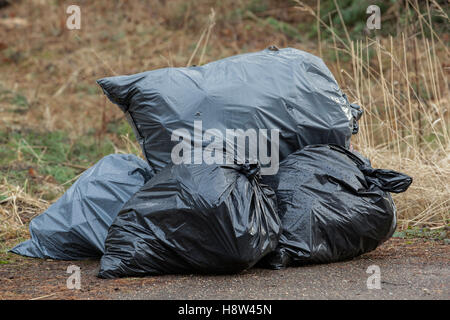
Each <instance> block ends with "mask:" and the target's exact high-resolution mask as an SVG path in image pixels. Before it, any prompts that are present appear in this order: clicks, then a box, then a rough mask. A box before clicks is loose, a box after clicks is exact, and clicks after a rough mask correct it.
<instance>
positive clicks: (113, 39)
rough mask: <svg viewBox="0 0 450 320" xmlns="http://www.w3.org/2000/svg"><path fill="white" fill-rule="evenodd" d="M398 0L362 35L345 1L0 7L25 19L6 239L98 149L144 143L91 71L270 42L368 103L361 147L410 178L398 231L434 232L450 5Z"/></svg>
mask: <svg viewBox="0 0 450 320" xmlns="http://www.w3.org/2000/svg"><path fill="white" fill-rule="evenodd" d="M347 2H348V6H344V5H345V4H346V3H347ZM335 3H338V4H339V5H341V7H336V5H335ZM399 3H400V2H399ZM402 3H403V4H404V6H403V7H398V6H397V7H394V11H392V12H393V13H392V14H391V13H389V14H385V15H384V16H385V19H384V20H383V21H382V28H383V29H382V30H381V31H380V32H378V33H376V32H371V33H370V34H368V35H365V34H363V33H361V26H363V25H364V23H365V21H364V19H363V21H361V19H362V18H361V17H365V16H366V15H365V14H361V12H360V11H361V10H360V6H356V5H354V4H353V5H352V4H351V3H350V2H349V1H336V2H335V1H334V0H330V1H326V0H321V1H320V4H321V14H317V8H318V6H317V5H318V2H317V1H315V0H309V1H302V2H300V1H297V2H294V1H290V2H279V1H277V0H249V1H238V0H230V2H221V1H214V0H198V1H192V0H186V1H180V0H174V1H164V2H162V1H161V2H159V1H156V2H154V3H152V5H151V8H150V7H149V6H148V4H147V2H145V1H126V2H120V1H116V2H102V1H95V2H94V1H92V2H83V3H81V9H82V19H83V20H82V28H81V30H77V31H69V30H67V29H66V28H65V27H64V24H63V23H62V22H61V21H63V20H64V17H65V15H64V14H65V13H64V10H63V9H64V8H65V6H66V5H69V4H72V3H70V2H68V1H54V2H49V3H45V4H43V2H40V1H33V2H30V3H28V2H27V3H25V2H15V3H14V4H12V5H11V6H10V7H8V8H6V9H2V12H1V14H2V15H1V16H2V17H8V16H16V17H22V18H24V19H26V20H27V21H28V22H29V23H30V27H28V28H27V27H20V26H19V27H15V28H12V29H8V30H2V29H0V32H2V35H4V37H2V38H1V39H0V48H5V49H3V50H0V61H1V63H0V246H1V245H2V243H3V244H5V243H8V244H9V243H16V241H19V240H21V239H24V238H26V237H28V231H27V223H28V222H29V221H30V220H31V219H32V217H34V216H36V215H37V214H39V213H41V212H42V211H43V210H45V208H47V207H48V206H49V205H50V204H51V203H52V202H53V201H55V200H56V199H57V198H58V197H59V196H60V195H61V194H62V193H63V192H64V191H65V190H66V189H67V188H68V187H69V186H70V185H71V183H72V182H73V181H75V179H76V177H77V176H78V175H79V174H80V173H82V172H83V170H84V169H85V168H88V167H89V166H91V165H92V164H94V163H95V162H96V161H98V160H99V159H100V158H101V157H102V156H104V155H107V154H109V153H113V152H123V153H134V154H137V155H140V154H141V152H140V150H139V147H138V144H137V143H136V141H135V139H134V136H133V133H132V130H131V128H130V126H129V125H128V124H127V123H126V121H125V120H124V117H123V114H122V113H121V112H120V110H119V109H118V108H117V107H116V106H114V105H112V104H111V103H109V102H107V101H106V98H105V96H104V95H103V94H102V93H101V90H100V89H99V88H98V86H97V85H96V83H95V80H96V79H99V78H101V77H104V76H110V75H119V74H131V73H136V72H140V71H145V70H148V69H156V68H160V67H166V66H174V67H179V66H186V65H191V64H197V65H201V64H203V63H206V62H209V61H213V60H216V59H220V58H223V57H227V56H231V55H234V54H238V53H243V52H248V51H257V50H261V49H264V48H267V47H268V46H269V45H273V44H275V45H277V46H278V47H287V46H290V47H295V48H298V49H302V50H305V51H309V52H311V53H313V54H316V55H321V56H322V58H323V59H324V61H325V63H326V64H327V65H328V67H329V68H330V70H331V71H332V72H333V74H334V75H335V78H336V79H337V81H338V83H339V85H340V87H341V88H342V90H343V91H344V92H345V93H346V94H347V95H348V97H349V99H350V100H351V102H354V101H355V102H357V103H359V104H360V105H362V106H363V108H364V109H365V114H364V116H363V117H362V119H361V121H360V133H359V134H358V135H357V136H354V138H353V139H352V143H353V144H354V146H355V148H356V149H358V150H360V151H361V152H362V153H363V154H365V155H366V156H368V157H369V158H370V159H371V160H372V162H373V164H374V166H375V167H380V168H390V169H394V170H398V171H402V172H405V173H407V174H409V175H411V176H412V177H413V178H414V183H413V184H412V186H411V187H410V189H409V190H408V191H407V192H405V193H403V194H399V195H394V199H395V202H396V204H397V207H398V221H399V232H404V234H402V233H400V234H397V236H398V235H400V236H402V235H405V236H407V237H410V236H417V237H422V235H429V237H430V238H436V237H435V235H436V234H441V233H442V230H445V228H448V226H449V223H450V218H449V212H450V201H449V199H450V183H449V182H450V181H449V177H450V158H449V156H448V155H449V154H450V152H449V151H450V150H449V110H448V106H449V98H450V96H449V86H448V72H449V69H448V68H449V67H448V62H447V61H448V56H449V52H448V42H449V40H448V39H449V36H448V30H447V31H445V28H444V27H443V26H445V25H448V6H444V5H442V1H435V0H430V1H420V2H417V1H416V0H408V1H406V2H402ZM212 9H213V10H212ZM383 10H384V9H383ZM386 10H388V9H386ZM383 14H384V11H382V15H383ZM42 16H45V17H46V19H45V21H44V20H42V19H41V17H42ZM395 17H397V18H395ZM111 26H114V27H111ZM0 28H4V27H3V26H2V25H0ZM408 230H429V232H428V231H427V232H424V233H423V234H421V233H419V232H416V231H408ZM440 232H441V233H440Z"/></svg>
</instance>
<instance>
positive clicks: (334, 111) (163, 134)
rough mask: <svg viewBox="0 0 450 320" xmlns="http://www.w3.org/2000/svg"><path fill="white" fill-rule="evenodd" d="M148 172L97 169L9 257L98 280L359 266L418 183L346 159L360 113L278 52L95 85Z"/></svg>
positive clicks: (111, 161) (316, 63) (328, 78)
mask: <svg viewBox="0 0 450 320" xmlns="http://www.w3.org/2000/svg"><path fill="white" fill-rule="evenodd" d="M98 83H99V85H100V86H101V87H102V89H103V91H104V93H105V94H106V95H107V96H108V98H109V99H110V100H111V101H112V102H113V103H115V104H117V105H118V106H119V107H120V108H121V109H122V111H123V112H124V113H125V115H126V117H127V119H128V121H129V123H130V125H131V126H132V127H133V129H134V132H135V135H136V138H137V140H138V142H139V144H140V145H141V147H142V151H143V154H144V156H145V159H146V161H144V160H142V159H141V158H138V157H136V156H134V155H123V154H113V155H108V156H106V157H104V158H103V159H101V160H100V161H99V162H98V163H97V164H95V165H94V166H93V167H91V168H90V169H88V170H86V171H85V172H84V173H83V174H82V175H81V177H80V178H79V179H78V180H77V181H76V182H75V183H74V184H73V185H72V186H71V187H70V188H69V189H68V190H67V192H66V193H65V194H64V195H63V196H62V197H61V198H60V199H59V200H58V201H56V202H55V203H54V204H53V205H51V206H50V207H49V208H48V210H47V211H45V212H44V213H42V214H41V215H39V216H37V217H36V218H34V219H33V220H32V221H31V223H30V233H31V239H30V240H27V241H25V242H23V243H21V244H19V245H17V246H16V247H15V248H13V249H12V250H11V251H12V252H14V253H17V254H20V255H24V256H29V257H37V258H51V259H62V260H81V259H89V258H101V261H100V271H99V274H98V276H99V277H101V278H116V277H124V276H144V275H159V274H167V273H172V274H189V273H212V274H223V273H237V272H240V271H242V270H245V269H248V268H251V267H253V266H255V265H257V266H258V267H268V268H274V269H280V268H285V267H288V266H298V265H302V264H309V263H327V262H334V261H341V260H346V259H351V258H353V257H356V256H358V255H361V254H363V253H365V252H368V251H371V250H374V249H375V248H376V247H377V246H378V245H380V244H381V243H382V242H384V241H386V240H387V239H389V237H391V236H392V234H393V232H394V230H395V228H396V208H395V205H394V202H393V201H392V198H391V195H390V193H391V192H394V193H399V192H404V191H406V189H407V188H408V187H409V185H410V184H411V182H412V179H411V178H410V177H409V176H407V175H404V174H402V173H399V172H395V171H392V170H384V169H374V168H372V167H371V164H370V162H369V160H368V159H366V158H364V157H363V156H362V155H360V154H359V153H357V152H355V151H352V150H351V149H352V148H351V146H350V138H351V136H352V134H356V133H357V132H358V123H357V121H358V120H359V118H360V117H361V115H362V109H361V108H360V107H359V106H357V105H355V104H350V103H349V101H348V99H347V97H346V96H345V94H343V93H342V91H341V90H340V89H339V87H338V85H337V83H336V80H335V79H334V77H333V75H332V74H331V72H330V71H329V70H328V68H327V67H326V66H325V64H324V63H323V61H322V60H321V59H319V58H317V57H315V56H313V55H311V54H308V53H306V52H303V51H299V50H296V49H291V48H286V49H277V48H276V47H270V48H268V49H266V50H263V51H261V52H256V53H249V54H242V55H238V56H233V57H229V58H226V59H222V60H219V61H216V62H212V63H209V64H206V65H204V66H199V67H197V66H193V67H187V68H164V69H158V70H154V71H148V72H143V73H139V74H135V75H130V76H117V77H109V78H104V79H101V80H99V81H98Z"/></svg>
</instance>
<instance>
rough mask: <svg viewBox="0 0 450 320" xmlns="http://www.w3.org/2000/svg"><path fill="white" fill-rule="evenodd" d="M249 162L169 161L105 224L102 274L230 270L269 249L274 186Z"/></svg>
mask: <svg viewBox="0 0 450 320" xmlns="http://www.w3.org/2000/svg"><path fill="white" fill-rule="evenodd" d="M258 171H259V168H258V167H257V166H255V165H248V164H247V165H230V166H227V165H205V164H199V165H195V164H193V165H184V164H181V165H168V166H167V167H166V168H164V169H163V170H162V171H161V172H159V173H158V174H156V175H155V176H154V177H153V178H152V179H151V180H150V181H149V182H148V183H147V184H146V185H145V186H144V187H142V189H141V190H139V191H138V192H137V193H136V194H135V195H134V196H133V197H132V198H131V199H130V200H129V201H128V202H127V203H126V204H125V205H124V207H123V209H122V210H121V211H120V213H119V215H118V216H117V218H116V220H115V221H114V223H113V224H112V226H111V228H110V229H109V232H108V236H107V238H106V242H105V254H104V256H103V257H102V259H101V262H100V271H99V274H98V276H99V277H100V278H116V277H124V276H144V275H160V274H169V273H170V274H187V273H213V274H221V273H235V272H239V271H242V270H244V269H247V268H250V267H252V266H253V265H254V264H255V263H256V262H257V261H258V260H260V259H261V258H262V257H263V256H264V255H266V254H267V253H269V252H271V251H273V249H275V247H276V245H277V243H278V238H279V236H280V233H281V228H280V220H279V217H278V214H277V212H276V198H275V193H274V192H273V190H272V189H270V188H269V187H267V186H264V185H260V184H259V182H258V180H259V178H258Z"/></svg>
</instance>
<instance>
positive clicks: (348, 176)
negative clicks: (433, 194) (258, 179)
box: [261, 145, 412, 269]
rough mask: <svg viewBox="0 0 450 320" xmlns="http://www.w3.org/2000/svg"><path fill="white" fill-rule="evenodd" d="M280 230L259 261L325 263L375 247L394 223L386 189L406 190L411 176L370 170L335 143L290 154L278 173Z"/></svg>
mask: <svg viewBox="0 0 450 320" xmlns="http://www.w3.org/2000/svg"><path fill="white" fill-rule="evenodd" d="M267 178H268V179H267V183H268V184H269V185H271V186H272V187H273V189H274V190H275V191H276V194H277V199H278V210H279V214H280V217H281V220H282V227H283V233H282V235H281V237H280V242H279V245H278V247H277V249H276V250H275V251H274V252H273V253H271V254H270V255H268V256H267V258H266V259H264V261H263V262H262V263H261V265H263V266H264V265H265V266H270V267H272V268H275V269H280V268H283V267H287V266H289V265H291V264H294V265H298V264H305V263H326V262H334V261H339V260H345V259H349V258H353V257H356V256H358V255H360V254H363V253H365V252H368V251H371V250H374V249H375V248H376V247H377V246H378V245H379V244H381V243H382V242H384V241H385V240H387V239H388V238H389V237H391V235H392V234H393V232H394V230H395V228H396V208H395V205H394V202H393V201H392V198H391V196H390V194H389V192H395V193H398V192H404V191H406V189H407V188H408V187H409V185H410V184H411V182H412V179H411V177H409V176H407V175H404V174H402V173H398V172H395V171H391V170H382V169H373V168H372V167H371V166H370V162H369V161H368V160H367V159H365V158H363V157H362V156H361V155H359V154H357V153H352V152H350V151H349V150H347V149H344V148H342V147H339V146H333V145H316V146H308V147H305V148H304V149H303V150H300V151H297V152H295V153H293V154H291V155H290V156H288V157H287V158H286V159H285V160H284V161H283V162H282V163H281V164H280V170H279V172H278V174H277V175H276V176H270V177H267Z"/></svg>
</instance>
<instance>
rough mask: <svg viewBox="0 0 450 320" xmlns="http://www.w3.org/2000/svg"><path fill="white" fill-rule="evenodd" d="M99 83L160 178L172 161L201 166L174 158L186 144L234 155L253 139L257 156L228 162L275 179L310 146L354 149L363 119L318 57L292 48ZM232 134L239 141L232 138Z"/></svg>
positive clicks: (149, 72) (233, 156)
mask: <svg viewBox="0 0 450 320" xmlns="http://www.w3.org/2000/svg"><path fill="white" fill-rule="evenodd" d="M98 84H99V85H100V86H101V87H102V89H103V91H104V93H105V94H106V95H107V96H108V98H109V99H110V100H111V101H112V102H113V103H115V104H117V105H118V106H119V107H120V108H121V109H122V111H123V112H125V113H126V115H127V118H128V120H129V121H130V123H131V125H132V127H133V128H134V129H135V133H136V137H137V139H138V141H139V143H140V145H141V147H142V149H143V153H144V155H145V157H146V159H147V161H148V162H149V163H150V165H151V166H152V167H153V168H154V169H155V171H156V172H158V171H160V170H161V169H162V168H163V167H164V166H165V165H166V164H168V163H169V162H171V159H172V162H174V163H176V164H177V163H200V162H202V161H201V160H202V159H201V158H200V160H199V162H197V161H195V162H194V161H193V159H191V158H190V157H189V156H190V155H191V154H190V153H189V151H186V152H187V154H188V157H187V158H182V160H180V161H179V162H177V161H176V160H174V159H173V158H171V155H172V151H173V150H174V147H175V146H176V145H177V144H179V143H181V142H183V143H185V144H187V145H189V146H192V147H194V148H195V147H198V148H200V149H201V148H203V147H205V146H207V145H210V144H211V143H212V141H214V142H215V143H216V144H215V147H216V148H217V150H222V146H223V148H224V149H226V151H227V152H228V153H230V152H232V151H230V150H231V148H232V146H234V145H235V142H234V141H235V137H236V136H238V137H239V136H244V137H245V135H249V136H252V135H253V138H254V139H258V141H259V142H258V144H257V143H256V142H254V141H251V142H250V143H249V144H250V145H257V146H258V147H257V152H256V154H251V155H250V154H249V155H244V154H241V155H239V154H238V155H237V156H236V155H234V154H231V155H230V159H231V160H232V161H233V160H234V158H237V159H238V160H239V161H240V163H245V161H249V162H251V163H256V161H258V162H259V163H260V165H261V167H262V170H261V173H262V175H270V174H274V173H276V171H277V169H278V168H277V166H278V162H279V161H280V160H283V159H284V158H285V157H287V156H288V155H289V154H291V153H292V152H294V151H296V150H298V149H301V148H303V147H304V146H306V145H310V144H319V143H334V144H338V145H342V146H346V147H348V146H349V143H350V137H351V134H352V132H353V133H356V132H357V123H356V121H357V120H358V119H359V117H360V116H361V114H362V110H361V109H359V106H356V105H353V104H352V105H351V104H350V103H349V102H348V99H347V97H346V96H345V94H344V93H343V92H342V91H341V90H340V89H339V87H338V84H337V82H336V80H335V79H334V77H333V75H332V74H331V72H330V70H329V69H328V68H327V67H326V65H325V64H324V62H323V61H322V60H321V59H320V58H318V57H316V56H314V55H311V54H309V53H307V52H304V51H300V50H296V49H292V48H285V49H281V50H278V49H277V48H272V49H271V48H269V49H266V50H263V51H260V52H255V53H248V54H241V55H237V56H233V57H229V58H226V59H222V60H218V61H215V62H211V63H208V64H205V65H203V66H199V67H187V68H164V69H158V70H153V71H148V72H143V73H138V74H134V75H129V76H116V77H108V78H103V79H100V80H98ZM227 129H228V130H235V132H234V134H229V135H227V132H226V131H227ZM247 130H250V131H247ZM252 130H255V131H252ZM264 130H266V131H264ZM196 131H197V134H196ZM278 140H279V141H278ZM266 142H269V143H266ZM261 146H264V147H263V148H262V147H261ZM236 149H237V148H235V149H234V151H236ZM248 149H249V147H248V146H247V147H246V150H247V151H248ZM270 150H272V153H271V152H270ZM234 151H233V152H234ZM269 154H271V155H270V159H267V156H269ZM183 155H184V153H183ZM264 156H266V157H264ZM204 157H205V155H203V158H204ZM203 160H204V159H203ZM271 162H272V163H271ZM216 163H219V162H216ZM227 163H229V162H227ZM269 167H270V169H266V168H269Z"/></svg>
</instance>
